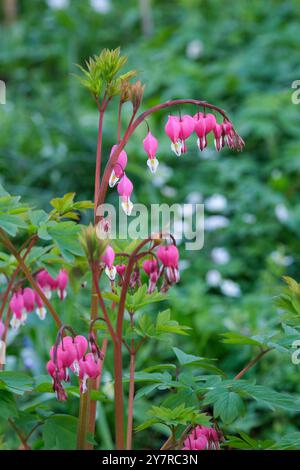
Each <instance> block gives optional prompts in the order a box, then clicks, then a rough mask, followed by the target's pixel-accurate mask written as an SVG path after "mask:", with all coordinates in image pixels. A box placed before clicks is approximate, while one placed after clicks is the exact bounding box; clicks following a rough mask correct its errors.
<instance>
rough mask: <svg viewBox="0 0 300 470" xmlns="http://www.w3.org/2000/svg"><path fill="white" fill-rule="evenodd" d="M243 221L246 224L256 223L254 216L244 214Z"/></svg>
mask: <svg viewBox="0 0 300 470" xmlns="http://www.w3.org/2000/svg"><path fill="white" fill-rule="evenodd" d="M243 221H244V222H245V223H246V224H254V223H255V222H256V217H255V215H254V214H244V215H243Z"/></svg>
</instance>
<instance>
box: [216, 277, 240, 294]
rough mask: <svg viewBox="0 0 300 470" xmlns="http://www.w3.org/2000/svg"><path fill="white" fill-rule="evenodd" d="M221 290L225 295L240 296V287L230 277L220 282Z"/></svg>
mask: <svg viewBox="0 0 300 470" xmlns="http://www.w3.org/2000/svg"><path fill="white" fill-rule="evenodd" d="M220 288H221V292H222V293H223V294H224V295H226V296H227V297H240V296H241V288H240V286H239V285H238V284H237V283H236V282H234V281H232V280H231V279H224V280H223V281H222V283H221V286H220Z"/></svg>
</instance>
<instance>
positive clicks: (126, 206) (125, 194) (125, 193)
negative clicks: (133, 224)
mask: <svg viewBox="0 0 300 470" xmlns="http://www.w3.org/2000/svg"><path fill="white" fill-rule="evenodd" d="M117 190H118V193H119V195H120V197H121V201H122V209H123V210H124V212H125V214H126V215H130V214H131V212H132V209H133V204H132V202H131V200H130V196H131V194H132V191H133V184H132V182H131V181H130V179H129V178H127V176H126V174H125V173H124V175H123V176H122V178H121V179H120V181H119V183H118V186H117Z"/></svg>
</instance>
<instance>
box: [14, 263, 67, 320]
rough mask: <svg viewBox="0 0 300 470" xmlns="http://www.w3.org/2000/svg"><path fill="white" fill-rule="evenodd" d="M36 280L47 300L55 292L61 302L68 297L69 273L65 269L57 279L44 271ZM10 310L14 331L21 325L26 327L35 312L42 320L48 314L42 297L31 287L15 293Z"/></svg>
mask: <svg viewBox="0 0 300 470" xmlns="http://www.w3.org/2000/svg"><path fill="white" fill-rule="evenodd" d="M36 280H37V283H38V285H39V287H40V288H41V289H42V291H43V292H44V293H45V295H46V297H47V298H50V297H51V293H52V291H53V290H56V291H57V293H58V296H59V298H60V299H61V300H63V299H64V298H65V297H66V295H67V293H66V287H67V284H68V273H67V271H65V270H64V269H61V270H60V271H59V274H58V275H57V277H56V278H55V279H54V278H53V277H51V276H50V274H49V273H48V272H47V271H46V270H45V269H43V270H41V271H39V272H38V273H37V275H36ZM9 308H10V309H11V312H12V318H11V321H10V325H11V327H12V328H14V329H18V328H19V327H20V326H21V325H24V324H25V323H26V320H27V316H28V314H29V313H31V312H33V311H34V310H35V312H36V314H37V315H38V317H39V318H40V319H41V320H44V319H45V317H46V313H47V311H46V309H45V306H44V303H43V301H42V299H41V297H40V296H39V294H38V293H37V292H35V291H34V290H33V289H31V288H30V287H25V288H24V289H19V290H18V291H17V292H15V293H14V294H13V295H12V297H11V299H10V302H9Z"/></svg>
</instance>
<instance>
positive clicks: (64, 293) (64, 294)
mask: <svg viewBox="0 0 300 470" xmlns="http://www.w3.org/2000/svg"><path fill="white" fill-rule="evenodd" d="M57 295H58V297H59V299H60V300H65V298H66V297H67V291H66V290H65V289H64V290H63V291H60V290H59V289H58V290H57Z"/></svg>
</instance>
